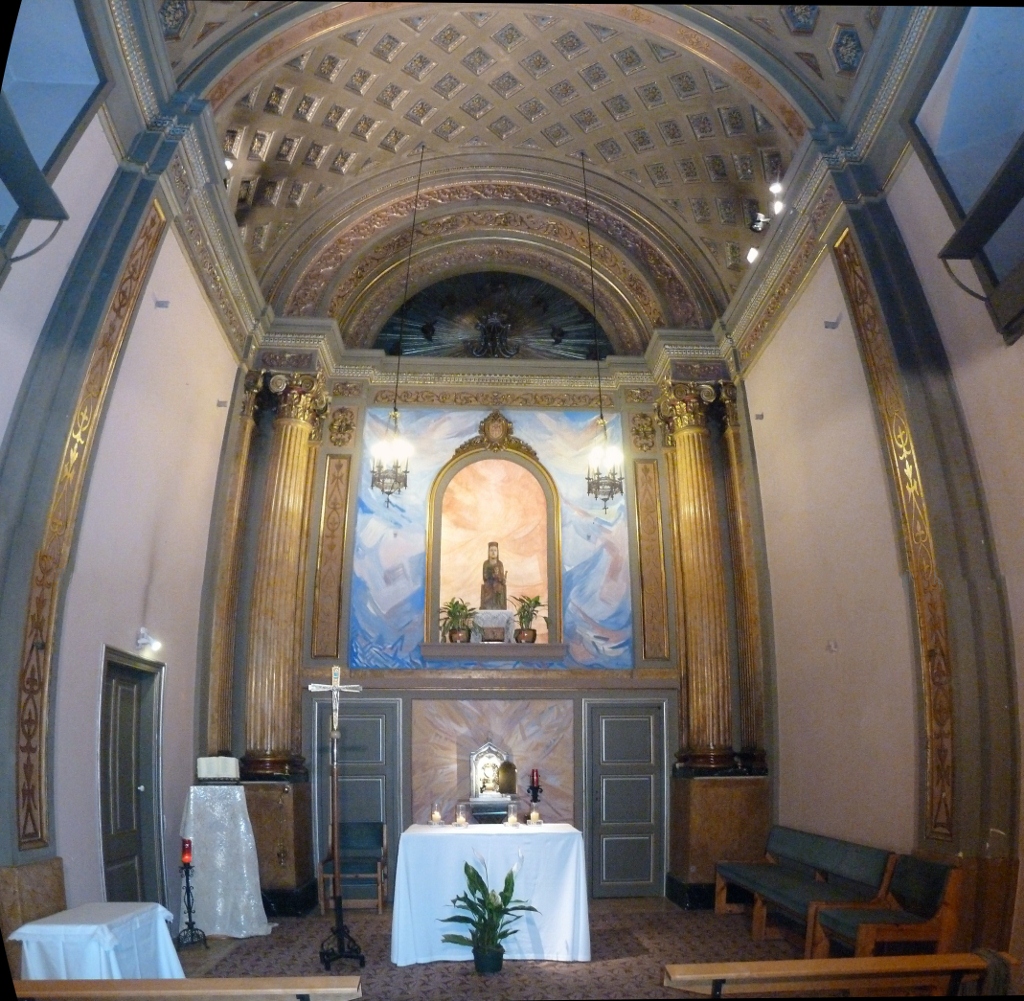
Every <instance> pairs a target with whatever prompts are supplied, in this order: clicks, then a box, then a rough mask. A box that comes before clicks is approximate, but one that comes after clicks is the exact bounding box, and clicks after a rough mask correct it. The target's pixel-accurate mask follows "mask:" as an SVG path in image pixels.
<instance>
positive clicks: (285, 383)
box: [267, 372, 327, 436]
mask: <svg viewBox="0 0 1024 1001" xmlns="http://www.w3.org/2000/svg"><path fill="white" fill-rule="evenodd" d="M267 388H268V389H269V390H270V392H272V393H273V394H274V395H275V396H277V397H278V404H277V416H278V417H279V418H283V419H285V420H297V421H302V422H303V423H305V424H309V425H310V427H311V429H312V432H313V434H316V435H317V436H319V431H320V425H321V419H322V418H323V416H324V414H325V413H327V394H326V392H325V391H324V376H323V373H322V372H317V373H315V374H313V373H310V372H290V373H284V372H275V373H274V374H273V375H271V376H270V377H269V378H268V379H267Z"/></svg>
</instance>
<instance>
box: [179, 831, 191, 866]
mask: <svg viewBox="0 0 1024 1001" xmlns="http://www.w3.org/2000/svg"><path fill="white" fill-rule="evenodd" d="M181 864H182V865H191V864H192V839H191V838H182V839H181Z"/></svg>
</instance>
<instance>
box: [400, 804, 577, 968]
mask: <svg viewBox="0 0 1024 1001" xmlns="http://www.w3.org/2000/svg"><path fill="white" fill-rule="evenodd" d="M520 851H522V853H523V863H522V866H521V868H520V870H519V873H518V874H517V876H516V892H515V895H516V898H518V899H520V900H525V901H526V902H527V903H530V904H533V906H534V907H536V908H537V910H538V911H539V913H537V914H533V913H531V912H527V913H525V914H523V915H522V916H521V917H520V919H519V920H518V921H517V922H515V925H514V927H515V928H516V929H517V931H516V934H515V935H512V936H511V937H509V938H507V939H505V941H504V943H503V944H504V946H505V959H555V960H572V961H587V960H589V959H590V918H589V914H588V909H587V876H586V867H585V863H584V857H583V836H582V835H581V834H580V832H579V831H577V830H576V829H575V828H574V827H572V826H570V825H569V824H544V825H543V826H541V827H527V826H525V825H520V826H519V827H518V828H508V827H505V826H503V825H501V824H471V825H470V826H468V827H463V828H458V827H430V826H428V825H423V824H414V825H413V826H412V827H410V828H409V829H408V830H407V831H406V832H405V833H404V834H403V835H402V840H401V841H400V842H399V845H398V872H397V874H396V876H395V904H394V914H393V917H392V924H391V962H393V963H395V964H396V965H397V966H408V965H409V964H411V963H433V962H437V961H438V960H468V959H472V958H473V954H472V951H471V950H470V949H468V948H467V947H466V946H461V945H449V944H446V943H444V942H442V941H441V936H442V935H444V934H446V933H448V932H456V933H458V932H462V933H463V934H466V929H465V927H463V926H459V925H455V924H442V923H441V918H446V917H450V916H451V915H453V914H459V913H465V911H457V910H456V909H455V908H454V907H452V903H451V902H452V898H453V897H455V896H456V895H458V894H460V893H464V892H466V889H467V888H466V876H465V872H464V870H463V867H464V865H465V863H466V862H469V863H470V864H471V865H473V866H475V867H476V869H477V870H478V871H479V872H480V874H481V875H482V876H483V877H484V879H485V881H486V882H487V885H488V886H489V887H490V888H492V889H496V890H499V891H500V890H501V887H502V885H503V884H504V881H505V874H506V873H507V872H508V871H509V869H511V868H512V866H513V865H514V864H515V863H516V861H517V860H518V858H519V852H520ZM478 855H479V856H482V857H483V859H484V861H485V862H486V872H485V871H484V865H483V864H481V861H480V858H478Z"/></svg>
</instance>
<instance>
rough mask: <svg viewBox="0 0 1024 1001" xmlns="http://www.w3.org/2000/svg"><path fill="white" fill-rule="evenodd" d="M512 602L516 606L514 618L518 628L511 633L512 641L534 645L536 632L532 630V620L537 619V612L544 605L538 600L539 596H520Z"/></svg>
mask: <svg viewBox="0 0 1024 1001" xmlns="http://www.w3.org/2000/svg"><path fill="white" fill-rule="evenodd" d="M512 601H513V603H514V604H515V606H516V618H517V619H518V620H519V628H518V629H517V630H516V631H515V633H513V639H514V640H515V641H516V642H517V643H536V642H537V630H536V629H534V628H533V620H534V619H535V618H536V617H537V610H538V609H539V608H540V607H541V606H542V605H543V604H544V603H543V602H542V601H541V600H540V595H534V596H533V597H526V596H524V595H520V596H519V597H518V598H513V599H512ZM545 621H546V620H545Z"/></svg>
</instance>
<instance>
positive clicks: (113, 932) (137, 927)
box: [11, 903, 185, 980]
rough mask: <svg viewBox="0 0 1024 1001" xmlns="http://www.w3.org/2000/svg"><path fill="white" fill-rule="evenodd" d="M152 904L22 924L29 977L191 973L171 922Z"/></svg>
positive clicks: (83, 910)
mask: <svg viewBox="0 0 1024 1001" xmlns="http://www.w3.org/2000/svg"><path fill="white" fill-rule="evenodd" d="M172 919H173V915H172V914H171V912H170V911H169V910H167V908H166V907H161V906H160V904H151V903H141V904H136V903H122V904H119V903H95V904H82V905H81V906H80V907H72V908H71V910H69V911H60V912H59V913H57V914H51V915H50V916H49V917H46V918H40V919H39V920H38V921H30V922H29V923H28V924H24V925H22V926H21V927H20V928H19V929H18V930H17V931H15V932H14V934H13V935H11V938H13V939H16V940H17V941H18V942H20V943H21V976H22V979H23V980H151V979H172V978H182V977H184V976H185V974H184V972H183V971H182V969H181V963H180V962H179V961H178V954H177V953H176V952H175V951H174V943H173V942H172V941H171V933H170V932H169V931H168V929H167V922H168V921H171V920H172Z"/></svg>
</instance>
